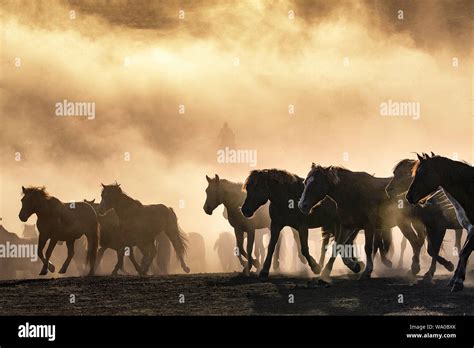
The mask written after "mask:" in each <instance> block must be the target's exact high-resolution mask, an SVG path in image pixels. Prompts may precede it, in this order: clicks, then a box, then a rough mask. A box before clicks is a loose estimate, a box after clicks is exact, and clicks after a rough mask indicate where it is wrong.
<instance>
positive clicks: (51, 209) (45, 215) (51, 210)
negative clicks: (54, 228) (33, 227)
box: [36, 197, 67, 220]
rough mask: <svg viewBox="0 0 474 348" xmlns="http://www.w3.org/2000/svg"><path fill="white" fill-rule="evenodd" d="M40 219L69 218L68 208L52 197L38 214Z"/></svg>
mask: <svg viewBox="0 0 474 348" xmlns="http://www.w3.org/2000/svg"><path fill="white" fill-rule="evenodd" d="M36 215H37V216H38V219H40V220H43V219H51V218H65V217H66V216H67V211H66V207H65V206H64V203H63V202H61V201H60V200H59V199H57V198H56V197H50V198H48V199H46V200H45V202H44V204H43V205H42V206H41V208H40V209H39V210H38V212H37V213H36Z"/></svg>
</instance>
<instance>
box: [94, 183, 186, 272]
mask: <svg viewBox="0 0 474 348" xmlns="http://www.w3.org/2000/svg"><path fill="white" fill-rule="evenodd" d="M112 208H113V209H114V210H115V212H116V213H117V215H118V217H119V220H120V226H121V228H122V229H123V233H124V234H125V235H127V236H128V237H127V242H128V244H129V246H130V248H132V247H133V246H137V247H138V248H139V249H140V251H141V252H142V254H143V258H142V262H141V265H140V267H139V274H142V275H144V274H146V273H147V271H148V268H149V267H150V264H151V262H152V261H153V259H154V258H155V255H156V247H155V239H156V237H157V235H158V234H159V233H162V232H164V233H166V235H167V236H168V238H169V239H170V241H171V243H172V244H173V248H174V250H175V251H176V255H177V256H178V259H179V261H180V264H181V267H182V269H183V270H184V271H185V272H186V273H189V267H188V266H187V265H186V262H185V261H184V255H185V253H186V249H187V241H186V236H185V235H184V232H183V231H181V228H180V227H179V225H178V218H177V217H176V214H175V213H174V211H173V209H172V208H169V207H167V206H165V205H163V204H150V205H144V204H142V203H141V202H140V201H138V200H136V199H133V198H131V197H130V196H128V195H127V194H126V193H125V192H123V191H122V188H121V187H120V185H119V184H117V183H115V184H112V185H104V184H102V192H101V201H100V203H99V212H100V213H103V212H105V211H107V210H109V209H112Z"/></svg>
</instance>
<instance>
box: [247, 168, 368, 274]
mask: <svg viewBox="0 0 474 348" xmlns="http://www.w3.org/2000/svg"><path fill="white" fill-rule="evenodd" d="M303 187H304V185H303V179H302V178H300V177H298V176H297V175H295V174H292V173H289V172H287V171H284V170H278V169H265V170H254V171H252V172H251V173H250V175H249V176H248V178H247V180H246V181H245V184H244V189H245V191H246V192H247V197H246V198H245V202H244V204H243V205H242V208H241V210H242V214H243V215H244V216H246V217H251V216H252V215H253V214H254V213H255V211H257V209H258V208H259V207H261V206H262V205H264V204H266V203H267V201H270V208H269V209H270V218H271V237H270V244H269V246H268V252H267V257H266V259H265V263H264V265H263V267H262V270H261V271H260V276H261V277H268V274H269V269H270V265H271V261H272V255H273V252H274V250H275V246H276V243H277V241H278V238H279V236H280V231H281V229H282V228H283V227H285V226H290V227H292V228H295V229H296V230H298V233H299V237H300V242H301V253H302V254H303V256H304V257H305V258H306V260H307V261H308V264H309V266H310V267H311V270H312V271H313V273H315V274H318V273H319V272H320V271H321V267H320V265H319V264H318V263H317V262H316V261H315V260H314V258H313V257H312V256H311V255H310V253H309V248H308V229H309V228H317V227H322V229H323V230H324V231H330V233H331V234H332V235H335V236H336V240H338V236H340V235H342V234H339V228H340V221H339V216H338V212H337V208H336V205H335V204H334V203H333V202H332V201H329V200H326V201H325V202H323V203H322V204H321V205H320V206H318V207H317V208H316V209H314V210H313V212H312V213H311V214H309V215H304V214H302V213H301V212H300V211H299V210H298V207H297V202H298V199H299V197H300V196H301V193H302V192H303ZM343 260H344V263H345V264H346V265H347V266H348V267H349V268H350V269H352V270H353V271H354V272H358V271H359V270H360V265H359V264H358V263H357V262H355V261H354V260H353V259H351V258H343ZM328 265H330V266H328V267H332V263H331V262H330V263H328ZM328 270H329V272H330V269H329V268H328Z"/></svg>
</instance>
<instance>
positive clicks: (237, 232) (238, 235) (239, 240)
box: [234, 228, 248, 267]
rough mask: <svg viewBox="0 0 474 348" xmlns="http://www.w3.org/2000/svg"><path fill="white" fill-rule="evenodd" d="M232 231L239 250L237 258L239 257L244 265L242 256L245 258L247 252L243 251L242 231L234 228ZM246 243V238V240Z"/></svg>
mask: <svg viewBox="0 0 474 348" xmlns="http://www.w3.org/2000/svg"><path fill="white" fill-rule="evenodd" d="M234 233H235V241H236V245H237V248H238V250H239V255H238V258H239V261H240V264H241V265H242V266H244V267H245V265H246V262H245V261H244V259H243V258H242V256H243V257H245V258H246V259H247V253H246V252H245V249H244V231H242V230H240V229H237V228H234ZM247 244H248V240H247Z"/></svg>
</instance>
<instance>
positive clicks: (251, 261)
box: [244, 230, 257, 276]
mask: <svg viewBox="0 0 474 348" xmlns="http://www.w3.org/2000/svg"><path fill="white" fill-rule="evenodd" d="M254 241H255V230H250V231H247V264H246V266H245V268H244V274H245V275H247V276H248V275H250V270H251V269H252V266H253V265H255V268H257V265H256V264H255V261H256V260H254V259H253V257H252V253H253V243H254Z"/></svg>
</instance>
